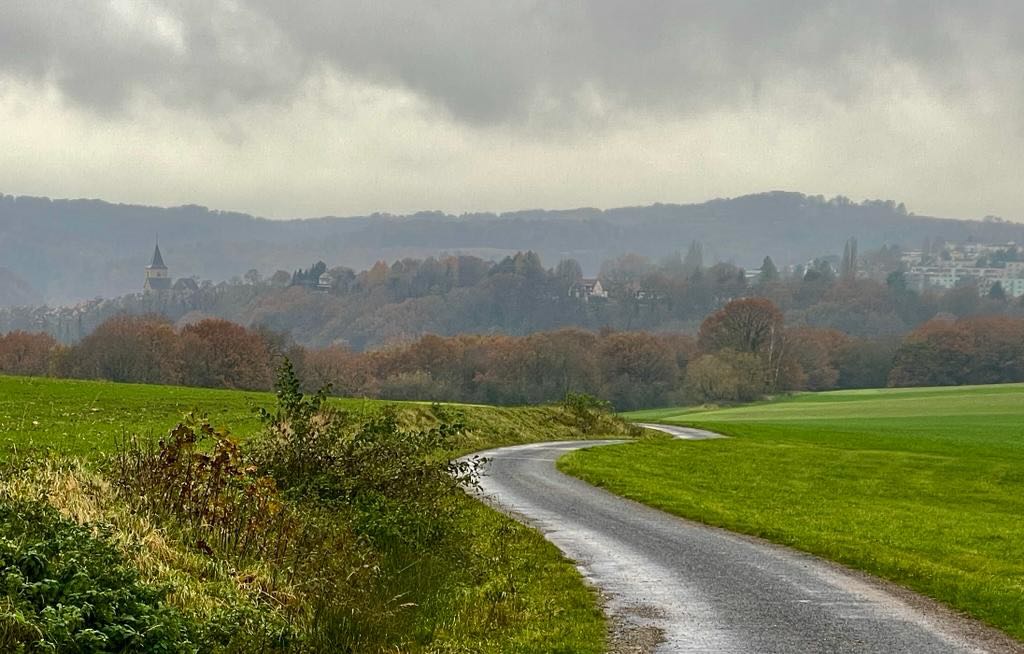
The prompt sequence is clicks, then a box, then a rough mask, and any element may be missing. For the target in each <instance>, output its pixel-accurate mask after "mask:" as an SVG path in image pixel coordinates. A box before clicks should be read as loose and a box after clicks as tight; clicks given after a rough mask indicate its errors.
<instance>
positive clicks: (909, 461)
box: [559, 385, 1024, 639]
mask: <svg viewBox="0 0 1024 654" xmlns="http://www.w3.org/2000/svg"><path fill="white" fill-rule="evenodd" d="M627 417H629V418H631V419H634V420H638V421H645V422H665V423H672V424H680V425H686V426H696V427H701V428H705V429H711V430H714V431H717V432H721V433H723V434H727V435H729V436H732V437H733V438H730V439H723V440H713V441H678V440H677V441H667V440H662V441H641V442H637V443H631V444H628V445H623V446H615V447H605V448H598V449H593V450H583V451H580V452H575V453H572V454H570V455H568V456H566V457H564V458H563V459H562V460H561V461H560V462H559V466H560V467H561V469H563V470H564V471H566V472H568V473H570V474H574V475H576V476H579V477H581V478H583V479H585V480H587V481H589V482H591V483H594V484H596V485H599V486H602V487H604V488H607V489H609V490H611V491H612V492H615V493H618V494H620V495H624V496H626V497H629V498H632V499H635V500H638V501H640V502H643V503H645V504H649V505H651V506H655V507H658V508H660V509H663V510H666V511H669V512H671V513H674V514H676V515H679V516H682V517H686V518H691V519H694V520H699V521H701V522H705V523H708V524H712V525H718V526H721V527H725V528H727V529H730V530H733V531H738V532H743V533H747V534H752V535H755V536H760V537H763V538H766V539H769V540H772V541H775V542H779V543H783V544H785V545H789V546H792V547H795V548H798V549H801V550H805V551H808V552H811V553H814V554H817V555H820V556H822V557H825V558H828V559H832V560H835V561H839V562H842V563H844V564H847V565H850V566H852V567H855V568H859V569H862V570H866V571H868V572H870V573H873V574H876V575H879V576H881V577H885V578H887V579H890V580H892V581H895V582H897V583H899V584H902V585H904V586H907V587H909V588H912V589H914V590H917V591H919V592H921V593H924V594H926V595H929V596H931V597H933V598H935V599H938V600H940V601H942V602H945V603H946V604H948V605H950V606H953V607H955V608H957V609H960V610H963V611H965V612H967V613H969V614H971V615H973V616H975V617H978V618H980V619H982V620H984V621H986V622H988V623H990V624H992V625H995V626H997V627H999V628H1001V629H1003V630H1005V631H1006V632H1008V633H1010V634H1011V635H1013V636H1015V637H1017V638H1021V639H1024V557H1022V556H1021V553H1022V552H1024V386H1022V385H1000V386H976V387H960V388H926V389H887V390H867V391H844V392H831V393H818V394H802V395H798V396H795V397H792V398H786V399H783V400H780V401H777V402H770V403H762V404H757V405H750V406H745V407H736V408H728V409H717V410H700V409H697V410H694V409H688V408H681V409H663V410H655V411H641V412H635V413H631V414H627Z"/></svg>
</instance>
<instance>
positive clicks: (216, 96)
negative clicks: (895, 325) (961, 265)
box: [0, 0, 1024, 219]
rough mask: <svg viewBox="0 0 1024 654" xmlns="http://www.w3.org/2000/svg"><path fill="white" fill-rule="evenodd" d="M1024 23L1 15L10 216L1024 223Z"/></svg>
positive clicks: (513, 0)
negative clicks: (880, 204)
mask: <svg viewBox="0 0 1024 654" xmlns="http://www.w3.org/2000/svg"><path fill="white" fill-rule="evenodd" d="M1022 178H1024V2H1020V0H1006V1H1003V2H1001V1H995V0H974V1H972V2H967V1H964V0H934V1H931V2H925V1H919V0H888V1H881V0H851V1H849V2H831V3H830V2H818V1H811V0H792V1H789V2H768V1H757V0H750V1H748V2H730V1H727V0H725V1H723V0H717V1H709V2H685V1H683V0H664V1H659V0H650V1H642V0H622V1H618V2H613V1H610V0H593V1H591V2H582V1H578V2H572V1H570V0H550V1H545V0H501V1H500V2H486V1H484V0H452V1H448V2H445V1H440V0H435V1H432V2H416V1H412V0H410V1H398V0H396V1H393V2H383V1H378V0H369V1H364V2H345V1H336V0H313V1H309V2H302V1H301V0H296V1H295V2H281V1H280V0H46V1H40V0H0V192H4V193H8V194H19V195H21V194H25V195H49V196H52V197H99V198H103V199H107V200H111V201H120V202H138V203H145V204H159V205H175V204H184V203H197V204H205V205H207V206H210V207H213V208H221V209H232V210H241V211H247V212H251V213H255V214H258V215H265V216H270V217H299V216H314V215H328V214H330V215H353V214H363V213H370V212H374V211H385V212H392V213H404V212H409V211H415V210H420V209H440V210H444V211H449V212H454V213H459V212H463V211H474V210H508V209H520V208H535V207H545V208H566V207H576V206H597V207H613V206H622V205H632V204H648V203H652V202H690V201H701V200H704V199H708V198H712V197H725V196H735V195H741V194H745V193H750V192H758V191H765V190H771V189H786V190H795V191H802V192H806V193H811V194H819V193H820V194H824V195H835V194H843V195H848V196H850V197H852V198H854V199H856V200H860V199H863V198H884V199H894V200H897V201H905V202H906V203H907V205H908V207H909V208H910V209H911V210H914V211H916V212H918V213H928V214H933V215H944V216H957V217H972V218H977V217H981V216H984V215H986V214H996V215H1001V216H1003V217H1005V218H1008V219H1024V192H1022V188H1024V179H1022Z"/></svg>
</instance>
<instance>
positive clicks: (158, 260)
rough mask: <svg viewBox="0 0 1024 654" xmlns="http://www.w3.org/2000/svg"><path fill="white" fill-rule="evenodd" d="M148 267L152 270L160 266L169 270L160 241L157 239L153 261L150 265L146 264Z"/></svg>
mask: <svg viewBox="0 0 1024 654" xmlns="http://www.w3.org/2000/svg"><path fill="white" fill-rule="evenodd" d="M146 268H147V269H150V270H153V269H157V268H160V269H163V270H167V266H165V265H164V258H163V256H162V255H161V254H160V241H157V242H156V247H155V248H153V263H151V264H149V265H148V266H146Z"/></svg>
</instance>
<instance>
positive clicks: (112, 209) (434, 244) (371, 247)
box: [0, 192, 1024, 305]
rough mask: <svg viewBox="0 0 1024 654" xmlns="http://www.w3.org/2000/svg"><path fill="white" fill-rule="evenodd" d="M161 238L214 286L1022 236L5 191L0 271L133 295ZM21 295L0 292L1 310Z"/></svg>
mask: <svg viewBox="0 0 1024 654" xmlns="http://www.w3.org/2000/svg"><path fill="white" fill-rule="evenodd" d="M157 233H159V235H160V243H161V247H162V249H163V251H164V256H165V258H166V260H167V264H168V266H169V267H170V268H171V274H172V275H173V276H174V277H192V276H195V277H198V278H200V279H211V280H214V281H220V280H225V279H231V278H232V277H236V276H237V277H239V278H241V277H242V276H244V275H245V273H246V272H247V271H249V270H252V269H255V270H257V271H259V272H260V273H262V274H263V275H264V276H270V275H271V274H272V273H273V272H274V271H276V270H280V269H284V270H289V271H291V270H294V269H296V268H299V267H301V266H304V265H308V264H309V262H310V261H316V260H317V259H322V260H324V261H327V262H331V263H332V265H341V266H346V267H349V268H352V269H354V270H360V269H362V268H370V267H371V266H373V264H374V263H375V262H377V261H379V260H386V261H394V260H397V259H403V258H408V257H412V258H425V257H428V256H438V255H441V254H443V253H448V254H462V255H472V256H478V257H480V258H483V259H487V260H491V259H493V260H500V259H501V258H502V257H504V256H508V255H511V254H513V253H515V252H517V251H527V250H532V251H533V252H535V253H537V254H538V255H539V256H540V257H541V258H542V259H543V260H544V261H546V262H549V263H550V264H554V263H557V262H558V261H559V260H561V259H565V258H573V259H575V260H577V261H578V262H579V263H580V264H581V266H582V268H583V271H584V272H585V273H586V274H588V275H592V274H596V273H597V271H598V268H599V266H600V265H601V263H602V262H603V261H605V260H608V259H612V258H615V257H618V256H620V255H622V254H625V253H627V252H632V253H636V254H640V255H644V256H649V257H653V258H660V257H664V256H667V255H670V254H672V253H673V252H677V251H679V250H685V249H686V247H687V245H688V244H689V243H690V242H691V241H694V240H697V241H701V242H702V243H704V245H705V254H706V257H707V259H708V260H709V261H714V260H721V261H731V262H733V263H735V264H736V265H738V266H745V267H748V268H749V267H755V266H756V265H758V264H759V263H760V261H761V259H762V258H763V257H764V256H765V255H766V254H771V255H772V256H773V257H774V259H775V261H776V263H777V264H778V265H780V266H784V265H787V264H790V263H798V262H803V261H806V260H808V259H810V258H812V257H816V256H819V255H821V254H826V253H829V252H838V249H839V248H840V247H841V245H842V243H843V241H844V240H845V239H846V238H847V237H851V236H852V237H856V238H857V239H858V240H859V242H860V244H861V247H862V248H864V249H869V248H877V247H880V246H881V245H884V244H902V245H904V246H905V247H915V246H917V245H919V244H920V243H921V242H922V241H924V240H925V239H926V238H941V239H944V240H948V241H962V240H966V239H968V238H970V237H974V238H976V239H978V240H980V241H988V242H999V241H1007V240H1017V241H1024V227H1021V226H1020V225H1019V224H1016V223H1004V222H998V221H986V222H982V221H964V220H941V219H936V218H929V217H922V216H914V215H912V214H908V212H907V211H906V209H905V208H904V207H903V206H902V205H897V204H896V203H894V202H888V201H885V202H883V201H866V202H863V203H854V202H852V201H850V200H849V199H847V198H843V197H837V198H833V199H830V200H826V199H825V198H823V197H821V196H805V195H802V194H799V193H785V192H773V193H765V194H759V195H750V196H744V197H739V198H734V199H721V200H712V201H710V202H706V203H703V204H692V205H676V204H656V205H652V206H647V207H625V208H618V209H609V210H599V209H587V208H583V209H573V210H568V211H543V210H531V211H519V212H513V213H505V214H500V215H496V214H487V213H481V214H467V215H461V216H452V215H447V214H443V213H439V212H424V213H417V214H414V215H411V216H392V215H386V214H376V215H372V216H363V217H353V218H317V219H307V220H286V221H281V220H265V219H261V218H256V217H253V216H249V215H246V214H240V213H230V212H222V211H214V210H210V209H207V208H205V207H199V206H183V207H175V208H167V209H164V208H157V207H146V206H135V205H119V204H110V203H107V202H102V201H99V200H50V199H48V198H30V197H14V196H9V195H4V196H0V263H2V265H3V266H4V267H6V268H8V269H10V271H11V272H12V273H13V274H14V275H17V276H18V277H20V278H22V279H24V280H27V282H28V283H29V284H30V285H31V286H32V287H33V288H34V289H35V290H36V291H38V294H39V295H40V296H41V299H42V300H43V301H45V302H48V303H49V304H51V305H54V304H67V303H73V302H78V301H81V300H85V299H90V298H95V297H97V296H103V297H108V298H109V297H114V296H118V295H122V294H125V293H131V292H135V291H138V290H139V289H140V288H141V284H142V269H143V267H144V266H145V265H146V264H148V263H149V257H150V255H151V253H152V248H153V240H154V238H155V236H156V235H157ZM22 301H24V300H23V299H21V298H17V297H14V298H12V297H10V296H9V295H8V296H2V297H0V302H2V303H4V304H16V303H19V302H22Z"/></svg>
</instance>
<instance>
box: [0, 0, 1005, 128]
mask: <svg viewBox="0 0 1024 654" xmlns="http://www.w3.org/2000/svg"><path fill="white" fill-rule="evenodd" d="M0 5H2V6H3V20H0V72H2V73H7V74H13V75H15V76H17V77H18V78H20V79H24V80H30V81H34V82H40V83H47V84H53V85H56V87H57V88H59V90H60V91H61V92H62V94H63V95H64V97H65V98H66V99H67V100H68V101H70V102H72V103H75V104H78V105H80V106H83V107H86V108H88V109H90V110H92V111H95V112H98V113H101V114H109V113H117V112H120V111H122V110H124V109H125V107H126V106H127V105H128V103H129V102H130V101H131V100H132V98H133V97H135V96H136V95H137V94H143V95H146V96H155V97H156V98H158V99H159V101H161V102H162V103H164V104H166V105H169V106H172V107H173V106H181V107H188V108H190V109H191V110H195V109H197V108H201V110H205V111H208V112H211V113H214V112H219V111H225V110H228V109H230V107H231V106H232V105H233V104H235V103H252V102H266V103H277V102H286V101H287V100H288V98H289V97H291V95H292V94H293V93H294V92H295V91H296V89H297V87H298V86H299V85H301V84H303V83H304V82H305V81H307V80H308V79H310V78H311V77H313V76H316V75H320V74H322V73H324V72H329V73H336V74H339V75H343V76H347V77H355V78H358V79H362V80H366V81H369V82H371V83H374V84H377V85H381V86H385V87H397V88H402V89H407V90H411V91H413V92H415V93H416V94H419V95H420V96H422V97H424V98H426V99H428V100H429V101H430V102H431V103H433V104H434V105H435V106H437V107H439V108H441V109H443V110H444V111H445V112H447V113H448V114H449V115H451V116H453V117H454V118H455V119H457V120H459V121H463V122H466V123H470V124H475V125H489V124H496V123H501V124H526V123H527V119H528V118H529V117H531V116H532V117H534V118H536V117H537V116H540V117H541V118H543V117H544V116H546V115H550V116H559V117H561V118H562V119H564V118H565V117H569V118H579V119H588V118H593V117H600V116H601V115H602V114H603V113H606V112H609V111H612V112H614V111H616V110H633V111H645V112H647V111H656V112H666V113H669V114H672V115H682V116H685V115H691V114H695V113H699V112H702V111H705V110H708V109H709V108H715V107H721V106H726V105H740V104H744V103H753V104H756V103H758V102H759V100H760V99H761V98H762V97H763V95H764V93H765V91H766V90H767V89H771V88H773V87H776V86H778V85H786V86H795V87H797V88H813V89H816V90H818V91H820V92H824V93H827V94H828V95H829V96H831V97H833V98H835V99H837V100H840V101H844V100H848V99H852V98H857V97H858V96H859V94H860V93H862V92H863V89H864V87H865V85H868V84H870V83H871V80H872V78H873V76H874V75H876V74H877V72H878V70H880V69H884V68H885V67H891V66H906V67H909V68H910V69H911V70H912V71H914V73H915V74H916V75H917V76H918V78H919V79H920V80H921V82H922V83H924V84H926V85H928V86H929V87H930V88H931V89H932V90H934V91H936V92H938V93H939V94H940V97H947V98H949V100H950V101H960V100H965V99H970V98H971V97H974V96H977V95H979V94H985V93H987V92H989V91H993V90H998V92H999V97H1000V99H1001V101H1004V102H1007V103H1011V104H1013V105H1014V106H1015V105H1016V104H1018V103H1019V102H1020V100H1021V99H1022V97H1024V75H1020V74H1019V72H1020V71H1021V70H1024V56H1022V55H1024V51H1022V49H1024V3H1020V2H1013V1H998V0H988V1H980V2H970V3H968V2H960V1H953V0H935V1H931V2H925V1H921V0H908V1H901V2H884V1H880V0H875V1H870V0H869V1H862V2H854V1H849V2H827V3H822V2H813V1H810V0H794V1H792V2H771V3H769V2H735V1H733V2H677V1H671V0H654V1H651V2H644V3H635V2H612V1H610V0H595V1H592V2H565V1H563V0H550V1H542V0H538V1H522V0H520V1H515V0H510V1H508V2H501V3H483V2H479V1H476V0H455V1H452V2H446V3H436V2H415V1H408V2H386V3H385V2H370V3H366V2H332V1H328V0H314V1H310V2H302V3H283V2H278V1H277V0H240V1H239V2H232V3H227V2H221V1H219V0H213V1H204V0H196V1H190V0H178V1H175V0H154V1H152V2H141V1H140V2H134V1H132V0H128V1H126V2H124V3H121V4H118V3H116V2H115V3H107V2H88V1H83V2H60V3H50V2H46V3H41V2H22V1H9V2H3V3H0ZM1014 70H1016V71H1018V74H1016V75H1014V74H1012V72H1013V71H1014ZM1007 85H1010V86H1009V87H1008V86H1007ZM1012 108H1013V107H1007V109H1008V110H1009V109H1012Z"/></svg>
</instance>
